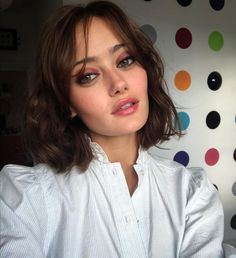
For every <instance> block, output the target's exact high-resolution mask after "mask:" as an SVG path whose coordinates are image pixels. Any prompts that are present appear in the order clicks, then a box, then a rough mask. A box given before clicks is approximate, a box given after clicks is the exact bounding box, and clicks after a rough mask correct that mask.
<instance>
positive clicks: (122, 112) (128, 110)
mask: <svg viewBox="0 0 236 258" xmlns="http://www.w3.org/2000/svg"><path fill="white" fill-rule="evenodd" d="M137 108H138V103H135V104H134V105H132V106H130V107H128V108H126V109H121V110H118V111H116V112H114V113H113V115H119V116H127V115H131V114H133V113H134V112H135V111H136V110H137Z"/></svg>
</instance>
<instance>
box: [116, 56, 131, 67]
mask: <svg viewBox="0 0 236 258" xmlns="http://www.w3.org/2000/svg"><path fill="white" fill-rule="evenodd" d="M128 59H132V62H131V63H128V64H122V63H123V62H124V61H127V60H128ZM134 62H135V58H134V57H133V56H132V55H130V54H129V53H126V54H125V55H124V56H123V57H121V58H119V59H118V62H117V67H118V68H127V67H129V66H130V65H132V64H133V63H134Z"/></svg>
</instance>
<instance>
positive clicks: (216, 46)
mask: <svg viewBox="0 0 236 258" xmlns="http://www.w3.org/2000/svg"><path fill="white" fill-rule="evenodd" d="M208 44H209V47H210V48H211V49H212V50H214V51H219V50H220V49H221V48H222V47H223V45H224V38H223V36H222V34H221V33H220V32H218V31H213V32H212V33H211V34H210V36H209V38H208Z"/></svg>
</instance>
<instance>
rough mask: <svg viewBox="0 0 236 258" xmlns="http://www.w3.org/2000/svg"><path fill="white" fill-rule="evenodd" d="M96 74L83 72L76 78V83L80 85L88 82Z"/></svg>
mask: <svg viewBox="0 0 236 258" xmlns="http://www.w3.org/2000/svg"><path fill="white" fill-rule="evenodd" d="M97 76H98V73H85V74H82V75H81V76H79V77H78V78H77V79H76V83H78V84H80V85H84V84H89V83H90V82H92V81H93V80H94V79H96V78H97Z"/></svg>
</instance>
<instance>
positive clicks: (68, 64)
mask: <svg viewBox="0 0 236 258" xmlns="http://www.w3.org/2000/svg"><path fill="white" fill-rule="evenodd" d="M93 17H98V18H101V19H103V20H104V21H106V22H107V23H108V24H110V25H111V26H112V28H113V29H114V33H116V34H117V35H118V36H119V37H120V39H121V41H122V42H123V43H125V44H126V45H127V46H128V49H129V51H130V52H131V54H132V55H133V56H134V57H135V59H136V61H137V62H138V63H139V64H140V65H142V66H143V67H144V69H145V70H146V72H147V76H148V96H149V116H148V119H147V122H146V124H145V125H144V126H143V128H141V129H140V131H139V132H138V139H139V144H140V146H141V147H142V148H144V149H147V148H149V147H151V146H153V145H156V144H158V143H161V142H163V141H166V140H168V139H169V138H170V136H172V135H175V134H178V131H177V130H176V129H175V125H174V122H173V121H177V120H178V116H177V112H176V109H175V106H174V104H173V102H172V100H171V99H170V97H169V96H168V93H167V89H166V84H165V81H164V78H163V77H164V69H163V63H162V60H161V58H160V56H159V54H158V53H157V51H156V50H155V48H154V47H153V44H152V42H151V40H150V39H149V38H148V37H147V36H146V35H145V33H143V31H142V30H141V29H140V28H139V27H138V26H137V25H136V24H135V23H134V22H133V21H131V19H129V18H128V17H127V15H126V14H125V13H124V12H123V11H122V10H121V9H120V8H119V7H118V6H117V5H115V4H114V3H111V2H108V1H95V2H91V3H89V4H88V5H86V6H82V5H67V6H63V7H61V8H59V9H57V10H56V11H55V12H54V13H53V14H52V15H51V16H50V17H49V19H48V20H47V22H46V23H45V25H44V28H43V30H42V33H41V36H40V39H39V45H38V51H37V54H36V59H35V67H34V72H33V73H32V76H31V80H30V89H29V98H28V99H29V100H28V103H27V107H26V115H25V130H24V135H25V139H26V148H27V150H28V152H29V155H30V157H31V159H32V160H33V162H34V164H37V163H46V164H48V165H49V166H51V167H52V168H54V169H55V171H56V172H57V173H60V172H66V171H69V169H70V168H71V167H72V166H74V165H77V166H78V167H79V168H80V169H81V171H85V170H86V169H87V167H88V166H89V163H90V162H91V160H92V159H93V153H92V150H91V148H90V143H89V137H88V136H89V131H88V129H87V128H86V126H85V125H84V124H83V122H82V121H81V120H80V118H79V117H75V118H73V119H71V110H70V101H69V84H70V79H71V71H72V68H73V64H74V62H75V53H76V40H75V31H76V27H77V25H78V24H82V25H83V28H84V37H83V38H81V40H84V42H85V45H86V42H87V40H88V30H89V24H90V21H91V19H92V18H93ZM84 65H85V64H84Z"/></svg>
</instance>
